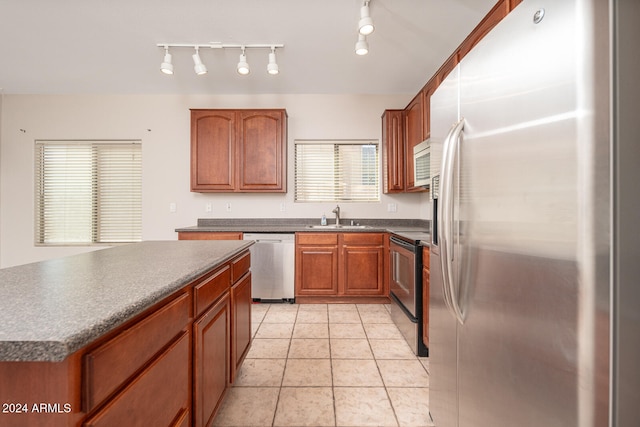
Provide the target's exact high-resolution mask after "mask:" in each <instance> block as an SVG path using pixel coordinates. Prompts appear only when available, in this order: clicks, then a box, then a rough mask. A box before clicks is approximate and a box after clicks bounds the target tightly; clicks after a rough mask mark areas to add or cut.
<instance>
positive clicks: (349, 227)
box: [306, 224, 371, 230]
mask: <svg viewBox="0 0 640 427" xmlns="http://www.w3.org/2000/svg"><path fill="white" fill-rule="evenodd" d="M306 228H312V229H320V230H332V229H340V230H362V229H364V228H371V226H369V225H342V224H340V225H336V224H328V225H307V227H306Z"/></svg>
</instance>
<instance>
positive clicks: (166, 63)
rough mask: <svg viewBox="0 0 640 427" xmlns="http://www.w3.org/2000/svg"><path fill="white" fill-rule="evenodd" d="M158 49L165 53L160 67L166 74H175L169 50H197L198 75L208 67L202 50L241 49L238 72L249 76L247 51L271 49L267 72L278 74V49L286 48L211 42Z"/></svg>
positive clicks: (195, 63) (194, 60) (196, 68)
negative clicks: (204, 62) (203, 58)
mask: <svg viewBox="0 0 640 427" xmlns="http://www.w3.org/2000/svg"><path fill="white" fill-rule="evenodd" d="M157 46H158V47H161V48H163V49H164V51H165V55H164V59H163V61H162V64H161V65H160V70H162V72H163V73H165V74H173V64H172V62H171V54H170V53H169V49H170V48H171V49H178V48H187V49H195V51H196V53H194V54H193V55H192V58H193V65H194V66H193V69H194V70H195V72H196V74H198V75H202V74H206V73H207V67H206V66H205V65H204V64H203V63H202V59H201V58H200V49H205V48H208V49H240V50H241V53H240V59H239V61H238V65H236V71H237V72H238V74H242V75H247V74H249V72H250V68H249V64H248V62H247V55H246V49H270V50H271V52H270V53H269V63H268V64H267V72H268V73H269V74H272V75H275V74H278V72H279V70H278V64H277V63H276V49H281V48H283V47H284V45H283V44H245V45H240V44H222V43H219V42H210V43H206V44H182V43H158V44H157Z"/></svg>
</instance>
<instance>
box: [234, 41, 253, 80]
mask: <svg viewBox="0 0 640 427" xmlns="http://www.w3.org/2000/svg"><path fill="white" fill-rule="evenodd" d="M236 71H237V72H238V74H240V75H243V76H246V75H247V74H249V73H250V72H251V69H250V68H249V64H248V63H247V55H245V53H244V47H242V53H241V54H240V60H239V61H238V65H237V66H236Z"/></svg>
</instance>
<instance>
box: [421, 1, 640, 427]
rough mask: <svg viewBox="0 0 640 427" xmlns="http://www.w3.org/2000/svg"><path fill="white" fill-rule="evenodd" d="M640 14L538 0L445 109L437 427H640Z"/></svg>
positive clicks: (433, 334) (470, 62) (477, 55)
mask: <svg viewBox="0 0 640 427" xmlns="http://www.w3.org/2000/svg"><path fill="white" fill-rule="evenodd" d="M639 4H640V2H638V1H631V0H627V1H624V0H619V1H615V0H610V1H605V0H582V1H580V0H547V1H537V0H524V1H523V3H521V4H520V5H519V6H517V7H516V9H515V10H514V11H513V12H511V13H510V14H509V15H508V16H507V17H506V18H505V19H504V20H503V21H502V22H500V23H499V24H498V26H497V27H496V28H494V29H493V30H492V31H491V32H490V33H489V34H488V35H487V36H486V37H485V38H484V39H483V40H482V41H481V42H480V43H479V44H478V45H477V46H476V47H475V48H474V49H473V50H472V51H471V52H470V53H469V54H468V55H467V56H466V57H465V58H464V59H463V60H462V61H461V63H460V64H459V65H458V67H457V68H456V69H455V70H454V71H453V72H452V73H451V74H450V75H449V76H448V77H447V79H446V80H445V81H444V82H443V83H442V85H441V86H440V87H439V88H438V90H437V91H436V92H435V93H434V94H433V96H432V98H431V138H430V139H431V150H432V152H431V159H432V160H431V162H432V164H431V170H432V176H433V178H432V179H433V182H432V186H431V188H432V198H433V199H432V206H433V228H432V229H433V230H437V232H434V233H433V237H432V239H433V242H432V246H431V266H430V271H431V284H430V297H431V299H430V332H429V336H430V345H429V349H430V351H429V358H430V375H431V376H430V403H429V405H430V410H431V415H432V417H433V419H434V422H435V425H436V426H437V427H514V426H518V427H538V426H545V427H572V426H576V427H596V426H598V427H599V426H619V427H623V426H635V425H640V424H639V423H640V413H639V411H640V409H638V408H639V407H640V392H639V390H640V381H639V378H640V375H639V374H638V372H639V368H638V364H639V363H640V351H639V350H638V348H639V347H640V344H639V339H640V326H639V323H640V315H639V314H638V313H640V297H639V296H638V294H639V291H638V290H637V289H638V288H639V287H640V269H639V267H638V264H640V256H639V255H638V247H639V246H640V233H638V229H639V228H638V222H640V202H639V200H640V196H639V195H640V188H639V187H640V173H639V172H638V170H640V167H638V165H639V164H640V163H639V162H640V156H639V155H638V153H639V152H640V148H639V147H640V142H638V141H639V140H640V138H639V137H638V136H637V132H634V128H636V127H637V126H635V125H636V124H635V123H634V122H638V121H640V118H635V116H636V115H637V116H638V117H640V108H639V105H640V103H639V102H638V89H637V87H638V86H640V84H638V82H637V81H636V79H637V78H638V77H640V74H639V73H638V70H639V69H640V67H639V66H638V61H639V59H638V58H639V57H640V55H638V46H640V37H638V35H639V33H638V30H637V28H636V27H637V22H638V21H639V20H640V13H639V7H638V5H639ZM634 22H635V23H634ZM634 186H635V188H634ZM634 360H635V362H633V361H634ZM634 402H635V403H634Z"/></svg>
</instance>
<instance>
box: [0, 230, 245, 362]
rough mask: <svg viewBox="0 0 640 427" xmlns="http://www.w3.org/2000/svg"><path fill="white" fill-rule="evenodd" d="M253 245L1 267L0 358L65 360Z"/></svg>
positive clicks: (165, 245) (115, 251)
mask: <svg viewBox="0 0 640 427" xmlns="http://www.w3.org/2000/svg"><path fill="white" fill-rule="evenodd" d="M252 244H253V242H249V241H237V240H236V241H232V240H229V241H165V242H143V243H137V244H132V245H123V246H118V247H113V248H109V249H103V250H98V251H94V252H88V253H85V254H80V255H74V256H70V257H64V258H58V259H54V260H48V261H42V262H38V263H32V264H26V265H23V266H17V267H11V268H6V269H1V270H0V307H1V308H2V309H1V310H0V325H1V326H0V361H62V360H64V359H65V358H66V357H67V356H69V355H70V354H72V353H73V352H75V351H77V350H79V349H80V348H82V347H85V346H87V345H89V344H91V343H92V342H94V341H95V340H97V339H98V338H100V337H101V336H103V335H104V334H105V333H107V332H109V331H111V330H113V329H114V328H116V327H118V326H119V325H121V324H123V323H125V322H126V321H128V320H130V319H132V318H133V317H135V316H136V315H138V314H140V313H142V312H143V311H144V310H146V309H147V308H149V307H151V306H152V305H154V304H155V303H157V302H159V301H161V300H162V299H164V298H166V297H168V296H169V295H171V294H172V293H174V292H176V291H178V290H180V289H181V288H183V287H184V286H185V285H187V284H188V283H189V282H191V281H192V280H194V279H196V278H198V277H200V276H201V275H203V274H204V273H206V272H207V271H209V270H211V269H214V268H216V267H218V266H219V265H221V264H223V263H224V262H226V261H228V260H229V259H231V258H233V257H234V256H236V255H237V254H239V253H240V252H242V251H243V250H245V249H247V248H248V247H250V246H251V245H252Z"/></svg>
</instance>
